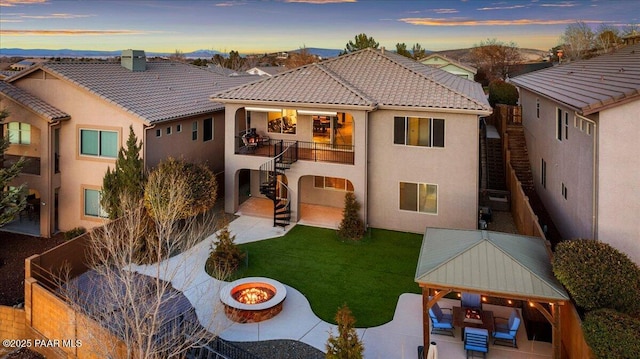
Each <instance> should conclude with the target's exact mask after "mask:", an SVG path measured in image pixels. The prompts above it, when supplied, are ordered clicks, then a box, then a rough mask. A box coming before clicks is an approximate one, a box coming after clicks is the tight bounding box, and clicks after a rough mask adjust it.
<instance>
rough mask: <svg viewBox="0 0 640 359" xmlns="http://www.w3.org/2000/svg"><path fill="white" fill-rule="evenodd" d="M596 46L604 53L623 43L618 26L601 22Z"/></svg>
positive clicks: (596, 37)
mask: <svg viewBox="0 0 640 359" xmlns="http://www.w3.org/2000/svg"><path fill="white" fill-rule="evenodd" d="M595 42H596V47H597V48H598V50H601V51H602V52H604V53H607V52H610V51H611V50H613V49H615V47H616V45H617V44H619V43H621V42H622V41H621V39H620V30H618V28H617V27H615V26H611V25H606V24H601V25H600V26H599V27H598V30H597V31H596V35H595Z"/></svg>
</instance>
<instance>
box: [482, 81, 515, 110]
mask: <svg viewBox="0 0 640 359" xmlns="http://www.w3.org/2000/svg"><path fill="white" fill-rule="evenodd" d="M518 98H519V94H518V89H517V88H516V87H515V86H513V85H512V84H510V83H508V82H504V81H502V80H493V81H491V83H490V84H489V104H490V105H491V107H495V105H496V104H505V105H511V106H515V105H517V104H518Z"/></svg>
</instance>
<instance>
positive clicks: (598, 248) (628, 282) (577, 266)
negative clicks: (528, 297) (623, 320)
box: [553, 239, 640, 314]
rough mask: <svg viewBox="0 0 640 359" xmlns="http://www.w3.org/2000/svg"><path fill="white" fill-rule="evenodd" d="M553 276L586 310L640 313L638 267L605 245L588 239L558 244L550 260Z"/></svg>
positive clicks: (639, 272)
mask: <svg viewBox="0 0 640 359" xmlns="http://www.w3.org/2000/svg"><path fill="white" fill-rule="evenodd" d="M553 273H554V274H555V275H556V277H557V278H558V280H560V282H561V283H562V284H564V286H565V287H566V288H567V290H569V292H570V293H571V296H572V297H573V299H574V300H575V302H576V304H577V305H578V306H580V307H582V308H584V309H585V310H587V311H590V310H596V309H601V308H610V309H615V310H617V311H619V312H623V313H628V314H634V313H640V300H639V299H640V268H638V266H637V265H636V264H635V263H633V262H632V261H631V260H630V259H629V258H628V257H627V256H626V255H625V254H624V253H622V252H620V251H618V250H617V249H615V248H613V247H611V246H610V245H608V244H606V243H603V242H600V241H595V240H591V239H575V240H571V241H565V242H561V243H560V244H558V246H557V247H556V252H555V255H554V257H553Z"/></svg>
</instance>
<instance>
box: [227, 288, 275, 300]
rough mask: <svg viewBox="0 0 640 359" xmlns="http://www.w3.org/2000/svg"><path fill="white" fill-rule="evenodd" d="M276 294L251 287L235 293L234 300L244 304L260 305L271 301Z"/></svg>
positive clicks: (268, 290) (265, 289) (264, 289)
mask: <svg viewBox="0 0 640 359" xmlns="http://www.w3.org/2000/svg"><path fill="white" fill-rule="evenodd" d="M274 295H275V292H274V291H273V290H271V289H269V288H264V287H250V288H246V289H241V290H238V291H237V292H235V293H233V299H235V300H237V301H238V302H240V303H244V304H258V303H263V302H266V301H268V300H269V299H271V298H272V297H273V296H274Z"/></svg>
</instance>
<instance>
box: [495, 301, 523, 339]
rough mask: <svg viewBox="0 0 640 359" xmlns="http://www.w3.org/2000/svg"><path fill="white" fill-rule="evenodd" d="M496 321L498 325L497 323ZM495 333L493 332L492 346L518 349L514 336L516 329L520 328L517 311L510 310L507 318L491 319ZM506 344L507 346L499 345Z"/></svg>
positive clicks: (516, 332)
mask: <svg viewBox="0 0 640 359" xmlns="http://www.w3.org/2000/svg"><path fill="white" fill-rule="evenodd" d="M498 320H499V321H500V323H498ZM493 322H494V328H495V331H494V332H493V338H494V341H493V344H498V345H509V346H513V347H514V348H517V347H518V344H517V343H516V336H517V334H518V327H520V315H519V314H518V311H517V310H515V309H514V310H512V311H511V315H510V316H509V318H508V319H507V318H501V317H495V318H493ZM500 342H502V343H504V342H507V343H509V344H501V343H500Z"/></svg>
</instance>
